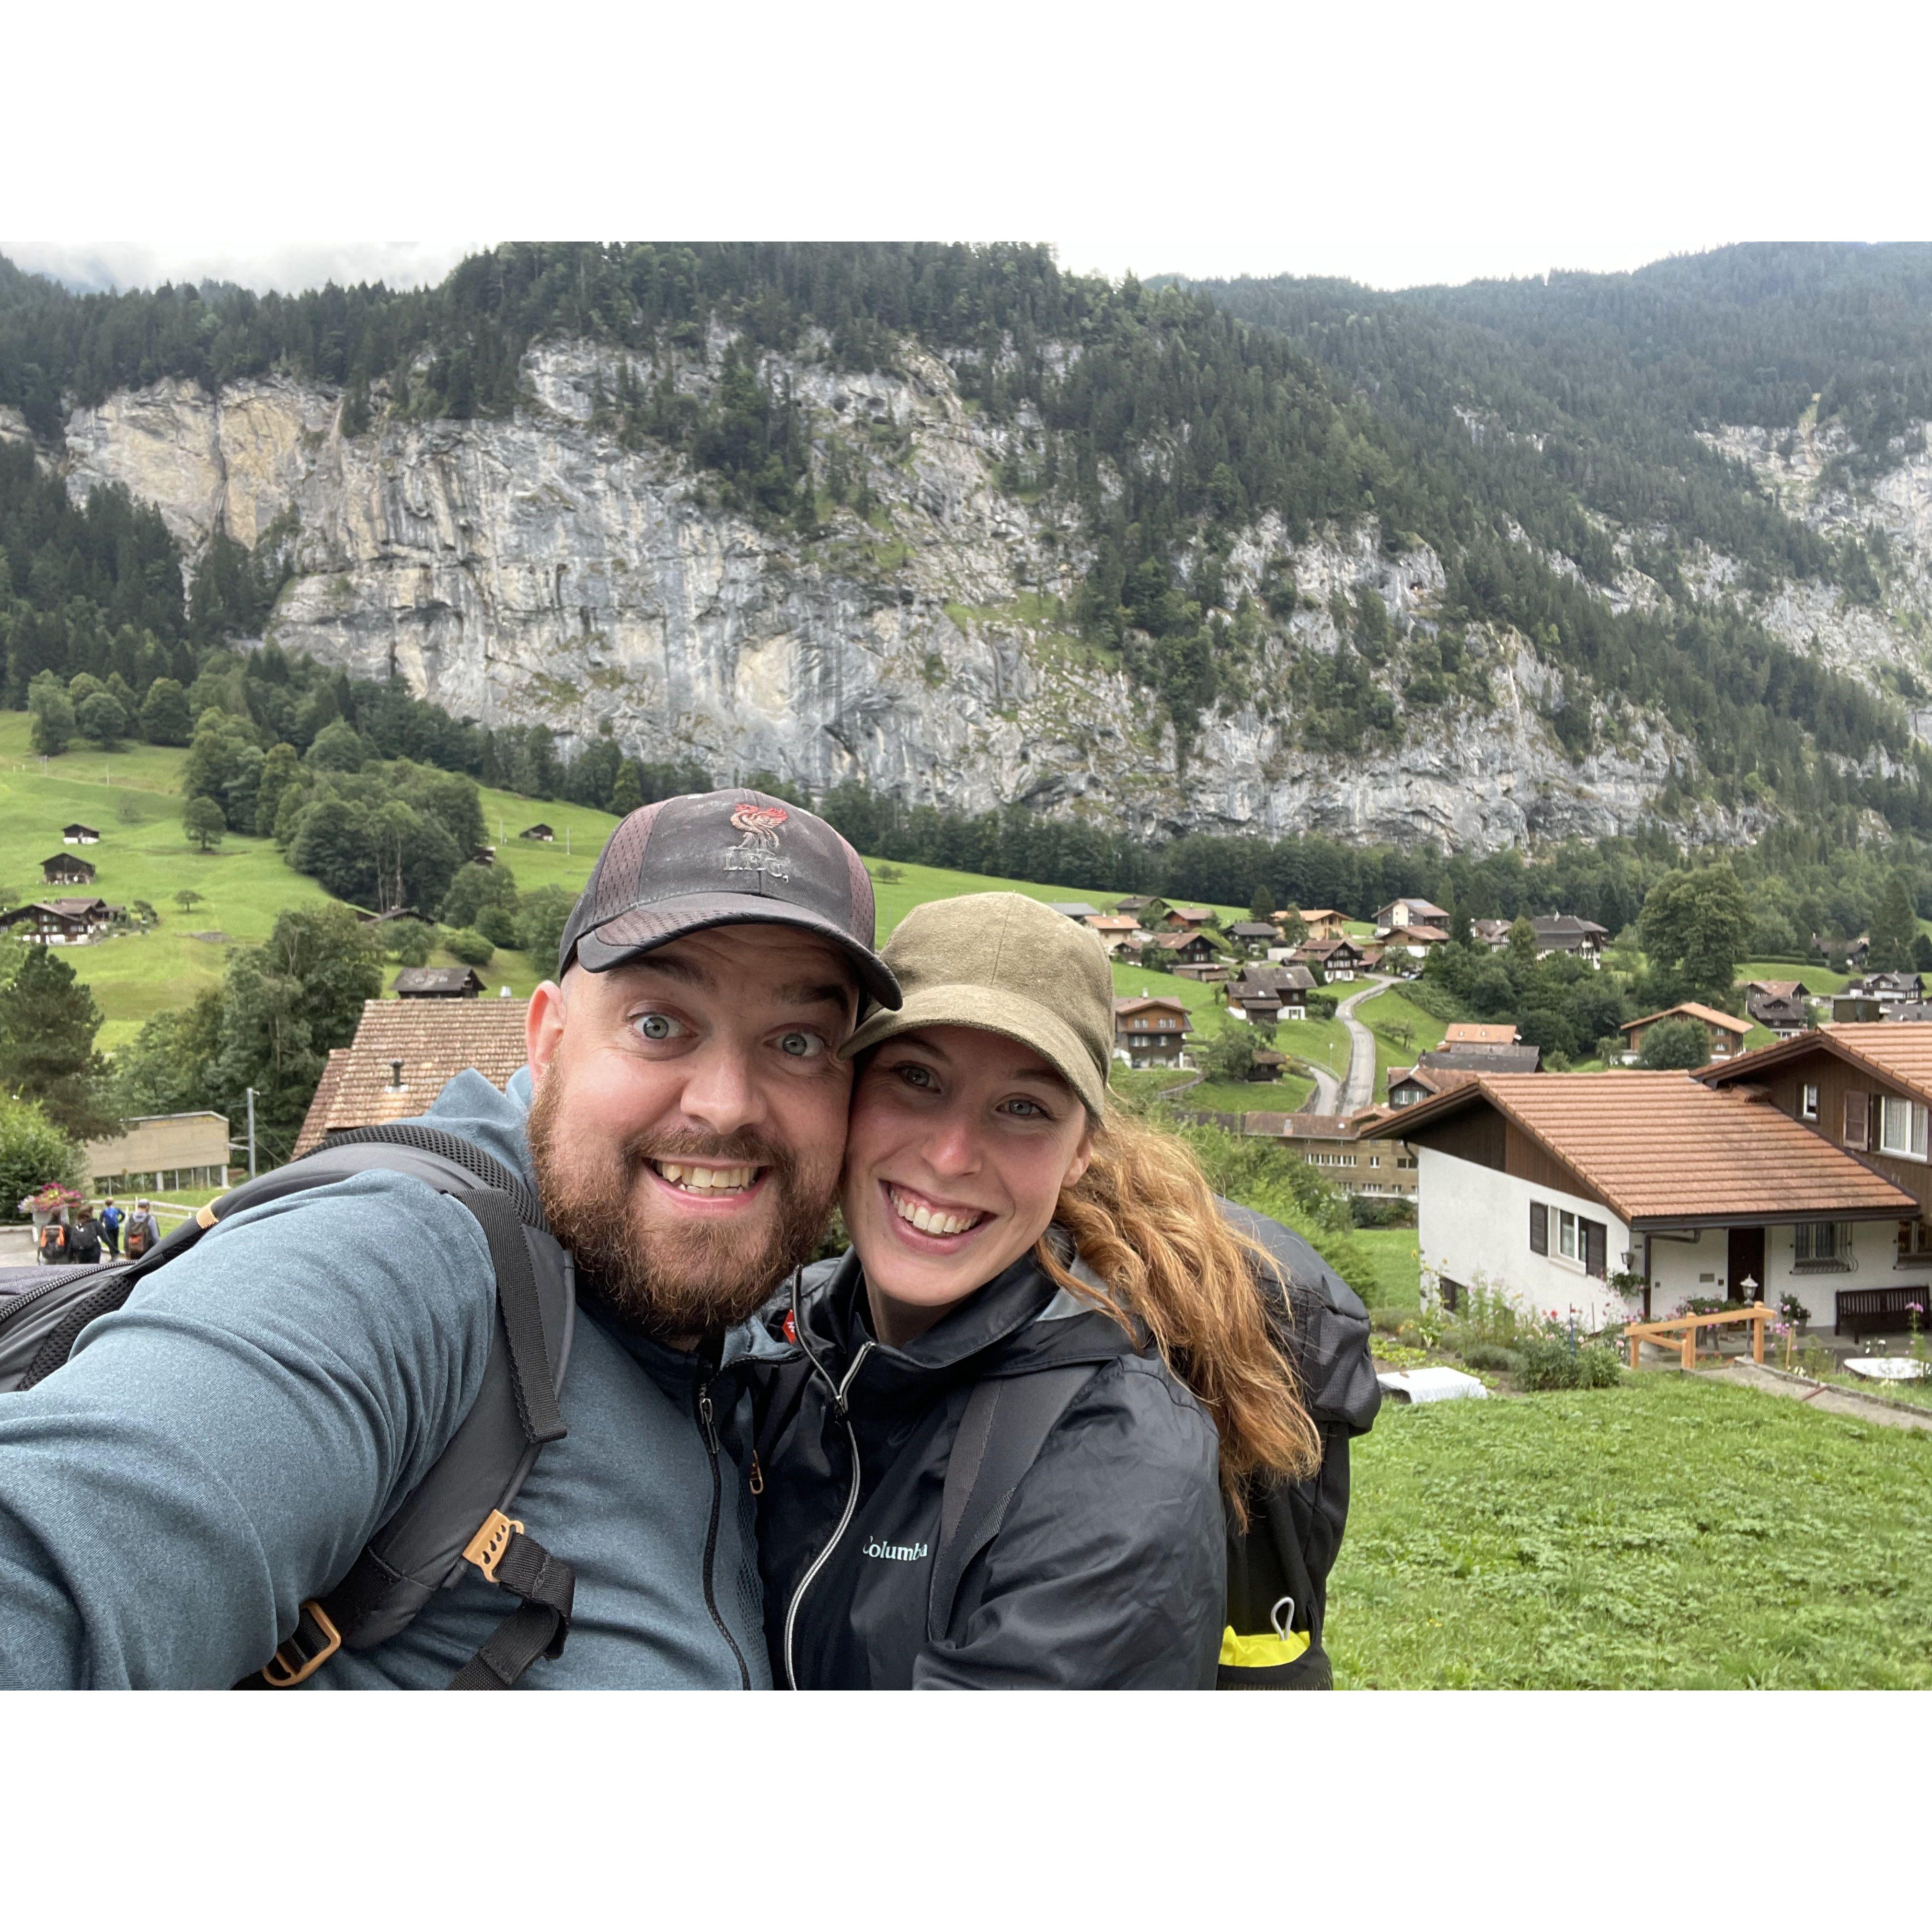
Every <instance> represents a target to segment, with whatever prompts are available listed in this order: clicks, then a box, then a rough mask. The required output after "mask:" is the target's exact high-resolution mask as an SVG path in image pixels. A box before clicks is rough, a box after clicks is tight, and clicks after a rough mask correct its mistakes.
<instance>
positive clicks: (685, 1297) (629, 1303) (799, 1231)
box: [528, 1067, 838, 1340]
mask: <svg viewBox="0 0 1932 1932" xmlns="http://www.w3.org/2000/svg"><path fill="white" fill-rule="evenodd" d="M562 1090H563V1082H562V1080H561V1079H559V1070H557V1069H556V1068H554V1067H553V1068H552V1069H551V1070H550V1074H549V1076H548V1077H547V1079H545V1080H544V1082H542V1084H541V1085H540V1086H539V1087H538V1089H537V1093H536V1098H535V1102H534V1103H533V1104H532V1106H531V1108H530V1112H529V1123H528V1132H529V1143H530V1154H531V1157H532V1160H533V1162H534V1163H535V1168H536V1174H537V1195H538V1199H539V1200H540V1201H541V1203H542V1205H543V1211H544V1219H545V1220H547V1221H548V1222H549V1223H550V1231H551V1232H552V1233H553V1234H554V1235H556V1238H557V1239H558V1240H559V1241H561V1242H562V1244H563V1245H564V1246H565V1247H566V1248H568V1250H570V1252H571V1256H572V1257H573V1258H574V1260H575V1262H576V1264H577V1268H578V1269H579V1270H580V1271H581V1272H582V1273H583V1274H584V1275H585V1276H586V1277H587V1280H586V1286H588V1287H589V1288H591V1289H593V1290H594V1291H595V1292H596V1293H597V1294H598V1296H599V1297H600V1298H601V1299H602V1300H603V1301H604V1302H605V1303H607V1304H608V1305H609V1306H610V1308H611V1309H612V1310H613V1312H614V1313H616V1314H617V1315H619V1316H621V1317H622V1319H624V1320H625V1321H626V1322H629V1323H631V1325H633V1326H634V1327H635V1328H639V1329H641V1330H642V1331H643V1332H644V1333H645V1334H649V1335H652V1336H655V1337H660V1338H676V1339H678V1340H686V1339H688V1337H691V1336H694V1335H700V1334H703V1333H705V1332H706V1331H707V1330H710V1329H713V1328H729V1327H730V1326H731V1325H733V1323H736V1322H743V1321H745V1320H747V1319H749V1318H750V1317H751V1316H752V1315H754V1314H755V1313H757V1310H758V1308H759V1307H760V1305H761V1304H763V1302H764V1301H765V1299H766V1297H767V1296H769V1294H770V1293H771V1292H772V1289H774V1288H775V1287H776V1286H778V1283H779V1282H780V1281H781V1280H783V1279H784V1277H785V1276H786V1275H787V1274H790V1272H791V1271H792V1270H793V1268H796V1267H798V1266H799V1265H800V1264H801V1263H802V1262H807V1261H808V1260H810V1259H811V1256H812V1254H813V1253H814V1250H815V1249H816V1247H817V1242H818V1238H819V1236H820V1234H821V1233H822V1232H823V1230H824V1228H825V1226H826V1222H827V1221H828V1220H829V1219H830V1217H831V1213H832V1205H833V1203H834V1202H835V1199H837V1196H838V1170H837V1169H836V1168H834V1169H832V1172H830V1173H829V1175H826V1176H825V1177H824V1178H823V1179H822V1180H816V1179H814V1178H811V1177H808V1176H806V1175H804V1174H803V1173H802V1172H801V1169H800V1166H799V1160H798V1157H797V1156H796V1154H793V1152H792V1151H791V1150H790V1148H782V1147H779V1146H777V1145H774V1144H773V1143H772V1142H768V1141H765V1140H762V1139H760V1138H759V1137H758V1136H756V1135H754V1134H743V1133H741V1134H729V1135H707V1134H660V1135H640V1136H638V1137H637V1139H635V1140H634V1141H632V1142H628V1143H627V1144H626V1145H624V1146H622V1147H621V1148H617V1149H616V1150H615V1151H610V1150H609V1149H608V1148H607V1146H605V1147H600V1148H596V1149H594V1150H592V1151H588V1152H587V1153H586V1151H581V1150H577V1149H567V1148H565V1147H564V1146H562V1145H560V1144H559V1128H558V1117H559V1115H560V1114H561V1113H562V1109H563V1091H562ZM598 1154H602V1155H603V1156H604V1163H607V1164H604V1166H603V1168H602V1171H601V1172H595V1171H593V1169H595V1168H596V1167H597V1166H598V1164H599V1163H598V1159H597V1157H598ZM679 1158H682V1159H685V1160H714V1161H721V1162H744V1163H754V1164H756V1165H757V1166H761V1167H763V1168H764V1169H766V1170H767V1172H766V1175H765V1177H764V1180H763V1187H765V1188H766V1189H767V1190H769V1191H770V1193H771V1194H772V1199H773V1201H774V1202H775V1208H776V1212H775V1215H773V1216H771V1217H763V1216H761V1217H760V1222H761V1225H760V1226H755V1227H754V1226H729V1225H726V1224H724V1223H719V1222H713V1221H709V1220H700V1219H698V1218H697V1217H693V1218H692V1219H691V1220H689V1221H681V1222H680V1221H673V1222H670V1223H669V1224H668V1225H667V1224H666V1223H663V1222H661V1221H657V1220H653V1218H652V1217H651V1216H650V1215H649V1214H646V1212H645V1211H643V1209H642V1208H640V1206H639V1205H637V1189H638V1187H639V1185H640V1181H641V1183H642V1184H643V1186H644V1187H646V1188H648V1187H649V1186H650V1185H651V1183H650V1182H649V1181H643V1170H644V1168H645V1166H646V1161H647V1160H678V1159H679ZM674 1212H675V1211H674V1210H667V1213H674Z"/></svg>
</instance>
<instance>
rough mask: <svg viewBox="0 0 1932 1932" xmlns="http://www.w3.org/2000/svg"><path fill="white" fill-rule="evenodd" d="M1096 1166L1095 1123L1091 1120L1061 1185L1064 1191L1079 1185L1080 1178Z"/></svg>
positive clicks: (1074, 1152) (1074, 1151)
mask: <svg viewBox="0 0 1932 1932" xmlns="http://www.w3.org/2000/svg"><path fill="white" fill-rule="evenodd" d="M1093 1165H1094V1123H1093V1122H1092V1121H1088V1123H1087V1125H1086V1127H1085V1130H1083V1132H1082V1134H1081V1136H1080V1145H1079V1146H1078V1147H1077V1148H1075V1149H1074V1150H1073V1163H1072V1165H1071V1166H1069V1167H1068V1169H1067V1175H1066V1178H1065V1179H1064V1180H1063V1181H1061V1184H1060V1185H1061V1187H1062V1189H1066V1188H1069V1187H1075V1186H1077V1185H1078V1184H1079V1180H1080V1178H1081V1176H1082V1175H1084V1174H1085V1172H1087V1170H1088V1169H1089V1168H1090V1167H1091V1166H1093Z"/></svg>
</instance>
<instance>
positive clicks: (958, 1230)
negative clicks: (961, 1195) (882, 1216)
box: [892, 1189, 980, 1235]
mask: <svg viewBox="0 0 1932 1932" xmlns="http://www.w3.org/2000/svg"><path fill="white" fill-rule="evenodd" d="M892 1212H893V1213H894V1214H896V1215H897V1216H898V1217H899V1219H900V1220H901V1221H910V1223H912V1225H913V1226H914V1227H915V1228H916V1229H918V1230H919V1232H920V1233H921V1234H922V1235H963V1234H965V1232H966V1230H967V1229H968V1228H970V1227H971V1226H974V1223H977V1221H978V1220H979V1219H980V1217H979V1216H978V1214H945V1213H943V1212H942V1211H941V1210H940V1209H938V1208H929V1207H928V1206H927V1205H926V1203H925V1202H922V1201H911V1200H908V1199H907V1198H906V1196H904V1195H903V1194H901V1193H899V1192H898V1190H897V1189H894V1190H892Z"/></svg>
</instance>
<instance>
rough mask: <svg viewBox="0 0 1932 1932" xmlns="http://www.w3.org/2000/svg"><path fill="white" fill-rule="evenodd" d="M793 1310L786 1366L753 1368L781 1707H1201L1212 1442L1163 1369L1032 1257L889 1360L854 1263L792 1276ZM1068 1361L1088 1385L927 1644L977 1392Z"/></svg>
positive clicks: (1215, 1533) (1222, 1568)
mask: <svg viewBox="0 0 1932 1932" xmlns="http://www.w3.org/2000/svg"><path fill="white" fill-rule="evenodd" d="M793 1311H794V1321H793V1326H794V1327H795V1328H796V1331H797V1338H798V1340H799V1343H800V1344H801V1346H799V1347H798V1348H797V1349H795V1350H794V1352H793V1354H792V1355H791V1356H790V1358H789V1359H787V1360H786V1361H783V1362H781V1363H779V1364H777V1365H776V1366H775V1367H766V1366H765V1365H763V1364H760V1365H759V1372H760V1373H761V1375H762V1376H763V1378H764V1379H765V1384H766V1386H765V1388H764V1389H763V1398H764V1399H763V1403H762V1404H761V1412H762V1414H763V1418H764V1420H763V1425H762V1426H761V1427H760V1430H759V1442H760V1450H759V1457H758V1467H759V1471H760V1476H761V1478H762V1481H763V1491H762V1493H761V1495H760V1498H759V1522H758V1550H759V1562H760V1569H761V1570H762V1571H763V1579H764V1595H765V1625H766V1637H767V1640H768V1641H769V1644H770V1646H771V1653H772V1680H773V1682H775V1684H776V1685H778V1687H779V1688H781V1689H784V1688H794V1689H798V1690H847V1691H862V1690H877V1691H886V1690H940V1689H971V1688H986V1689H992V1688H1029V1687H1031V1688H1040V1689H1049V1688H1052V1689H1067V1690H1073V1689H1088V1690H1100V1689H1142V1690H1157V1689H1169V1690H1211V1689H1212V1688H1214V1678H1215V1667H1216V1663H1217V1659H1218V1658H1219V1655H1220V1645H1221V1634H1222V1631H1223V1628H1224V1625H1225V1612H1226V1575H1227V1568H1226V1566H1227V1554H1226V1538H1225V1535H1224V1531H1223V1511H1222V1506H1221V1502H1220V1477H1219V1457H1220V1439H1219V1436H1218V1435H1217V1432H1216V1430H1215V1427H1214V1421H1213V1420H1212V1418H1211V1417H1210V1416H1209V1415H1208V1412H1206V1411H1205V1409H1203V1408H1202V1406H1201V1404H1200V1403H1199V1402H1198V1401H1197V1400H1196V1399H1195V1397H1193V1394H1191V1393H1190V1391H1188V1390H1187V1388H1184V1386H1183V1385H1181V1383H1180V1382H1178V1380H1177V1379H1175V1377H1174V1376H1172V1374H1171V1373H1169V1370H1168V1368H1167V1367H1166V1364H1165V1363H1164V1362H1163V1361H1162V1360H1161V1358H1160V1354H1159V1352H1158V1351H1157V1350H1155V1349H1153V1348H1151V1347H1150V1348H1148V1349H1147V1350H1146V1351H1145V1353H1142V1352H1137V1351H1136V1349H1135V1347H1134V1345H1133V1342H1132V1341H1131V1340H1130V1339H1129V1337H1128V1336H1127V1334H1126V1333H1125V1332H1124V1331H1123V1330H1122V1328H1121V1325H1120V1324H1119V1323H1118V1322H1115V1321H1114V1320H1113V1319H1112V1318H1111V1317H1109V1316H1106V1315H1104V1314H1102V1313H1100V1312H1098V1311H1097V1310H1094V1309H1093V1308H1091V1307H1089V1306H1088V1304H1085V1303H1084V1302H1082V1301H1080V1300H1079V1298H1077V1297H1076V1296H1074V1295H1070V1294H1068V1293H1067V1292H1065V1291H1064V1290H1062V1289H1059V1288H1058V1287H1057V1286H1056V1285H1055V1283H1054V1282H1053V1281H1052V1280H1051V1279H1050V1278H1049V1277H1048V1276H1046V1274H1043V1272H1042V1271H1041V1270H1040V1268H1039V1267H1038V1265H1037V1264H1036V1263H1035V1262H1034V1260H1033V1259H1032V1258H1031V1256H1028V1257H1027V1258H1026V1259H1023V1260H1021V1261H1019V1262H1016V1263H1015V1264H1014V1265H1013V1266H1012V1267H1011V1268H1009V1269H1007V1271H1006V1272H1005V1273H1004V1274H1002V1275H1000V1276H998V1277H997V1278H996V1279H995V1280H993V1281H992V1282H989V1283H988V1284H987V1285H986V1286H985V1287H984V1288H982V1289H980V1290H979V1291H978V1292H977V1293H976V1294H974V1295H972V1296H971V1298H969V1299H968V1300H967V1301H965V1302H963V1303H962V1304H960V1305H959V1307H957V1308H955V1309H954V1310H952V1311H951V1312H950V1313H949V1314H947V1316H945V1317H944V1319H942V1320H941V1321H940V1322H937V1323H935V1325H934V1326H933V1327H932V1328H930V1329H929V1330H928V1331H926V1334H923V1335H922V1336H920V1337H919V1338H918V1340H916V1341H914V1342H912V1343H909V1344H908V1345H907V1346H906V1347H905V1348H904V1349H890V1348H887V1347H885V1346H883V1345H882V1344H881V1343H879V1342H878V1341H877V1340H875V1339H874V1336H873V1334H872V1331H871V1320H870V1314H869V1310H868V1306H867V1303H866V1299H865V1283H864V1279H863V1276H862V1272H861V1271H860V1269H859V1263H858V1259H857V1257H856V1255H855V1254H853V1253H847V1254H846V1255H845V1256H843V1257H842V1258H841V1259H840V1260H838V1261H837V1262H826V1263H821V1264H820V1265H818V1266H817V1267H816V1268H812V1269H810V1270H808V1271H805V1274H804V1276H803V1277H802V1280H801V1281H800V1283H799V1285H798V1287H797V1289H796V1299H795V1302H794V1304H793ZM774 1312H775V1313H778V1314H779V1315H780V1316H781V1315H782V1310H776V1311H774ZM768 1319H769V1317H768ZM775 1325H776V1324H775ZM1076 1363H1091V1364H1094V1365H1095V1366H1094V1374H1093V1375H1092V1376H1091V1379H1089V1380H1088V1382H1087V1383H1086V1384H1085V1385H1084V1386H1083V1387H1082V1389H1081V1391H1080V1392H1079V1394H1077V1395H1076V1397H1074V1399H1073V1401H1072V1403H1070V1405H1069V1406H1068V1407H1067V1410H1066V1412H1065V1413H1064V1415H1062V1416H1061V1418H1060V1420H1059V1421H1058V1423H1057V1424H1055V1427H1054V1430H1053V1431H1052V1434H1051V1435H1049V1436H1048V1438H1047V1439H1046V1443H1045V1444H1044V1445H1043V1447H1042V1448H1041V1450H1040V1454H1039V1456H1038V1457H1037V1458H1036V1460H1035V1461H1034V1464H1033V1466H1032V1468H1031V1469H1030V1470H1029V1471H1028V1473H1027V1475H1026V1476H1025V1478H1023V1479H1022V1481H1021V1483H1020V1484H1019V1487H1018V1488H1017V1489H1016V1490H1015V1491H1014V1493H1013V1502H1012V1505H1011V1506H1010V1508H1009V1510H1008V1511H1007V1515H1006V1517H1005V1520H1004V1523H1002V1525H1001V1529H1000V1531H999V1533H998V1535H997V1536H995V1538H994V1539H993V1541H992V1543H991V1544H989V1545H988V1547H986V1549H985V1550H983V1551H981V1552H980V1554H979V1555H978V1556H976V1557H975V1558H974V1560H973V1562H971V1565H969V1566H968V1568H967V1570H966V1571H965V1575H964V1577H962V1580H961V1583H960V1586H959V1593H958V1595H957V1596H956V1598H955V1599H954V1604H953V1619H952V1622H951V1623H950V1625H949V1626H948V1628H947V1630H946V1631H945V1633H944V1638H943V1640H941V1641H939V1642H938V1643H930V1642H929V1641H928V1638H927V1631H926V1616H927V1594H928V1591H927V1586H928V1581H929V1576H930V1573H931V1570H932V1554H933V1551H934V1550H935V1547H936V1545H937V1544H938V1541H939V1518H940V1503H941V1496H942V1493H943V1491H944V1486H945V1481H946V1466H947V1460H948V1458H949V1457H950V1454H951V1452H952V1448H953V1438H954V1436H955V1435H956V1433H957V1432H958V1430H959V1424H960V1421H961V1418H962V1415H964V1413H965V1407H966V1402H967V1398H968V1395H969V1394H971V1391H972V1388H973V1387H974V1384H975V1383H977V1382H979V1381H980V1380H981V1379H983V1378H985V1377H987V1376H1020V1375H1026V1374H1028V1373H1031V1372H1032V1371H1034V1370H1040V1369H1046V1368H1059V1367H1067V1366H1070V1365H1071V1364H1076Z"/></svg>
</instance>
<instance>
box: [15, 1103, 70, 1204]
mask: <svg viewBox="0 0 1932 1932" xmlns="http://www.w3.org/2000/svg"><path fill="white" fill-rule="evenodd" d="M83 1178H85V1177H84V1176H83V1175H82V1173H81V1172H80V1148H79V1147H78V1146H77V1145H76V1144H75V1143H74V1142H72V1141H71V1140H69V1139H68V1137H67V1136H66V1135H65V1134H64V1133H62V1132H61V1130H59V1128H58V1127H55V1125H54V1124H53V1122H52V1121H50V1120H49V1119H48V1118H47V1117H46V1113H45V1112H43V1110H42V1109H40V1108H39V1107H37V1106H35V1105H34V1103H33V1102H32V1101H31V1100H8V1099H7V1098H6V1097H5V1096H0V1218H4V1219H5V1220H12V1219H13V1216H14V1208H15V1204H16V1203H17V1202H19V1201H20V1200H21V1199H23V1197H25V1196H27V1195H28V1194H31V1193H34V1192H36V1191H37V1190H38V1189H40V1188H41V1187H44V1186H46V1184H47V1183H48V1182H49V1181H58V1182H62V1183H64V1184H73V1183H77V1182H79V1181H81V1180H83Z"/></svg>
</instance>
